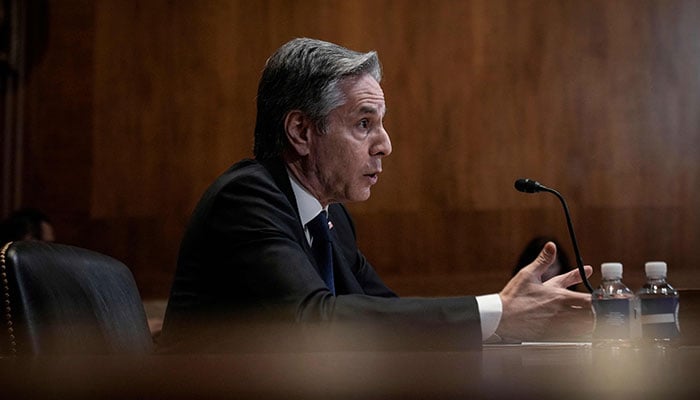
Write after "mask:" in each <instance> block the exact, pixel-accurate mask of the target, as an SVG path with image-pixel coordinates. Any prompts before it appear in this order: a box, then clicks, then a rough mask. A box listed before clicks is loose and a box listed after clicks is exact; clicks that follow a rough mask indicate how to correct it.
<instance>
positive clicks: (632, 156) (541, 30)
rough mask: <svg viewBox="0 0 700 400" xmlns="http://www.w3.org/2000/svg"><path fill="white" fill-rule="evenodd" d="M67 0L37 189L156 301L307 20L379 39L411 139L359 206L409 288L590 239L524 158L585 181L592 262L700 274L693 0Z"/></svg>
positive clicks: (35, 148)
mask: <svg viewBox="0 0 700 400" xmlns="http://www.w3.org/2000/svg"><path fill="white" fill-rule="evenodd" d="M86 8H87V10H88V11H84V12H83V11H79V10H85V9H86ZM71 9H73V12H70V10H71ZM66 10H68V11H66ZM90 11H92V12H90ZM49 12H50V22H51V25H50V34H51V37H50V40H49V46H48V50H47V54H46V55H45V57H44V58H43V59H42V62H41V63H40V64H39V65H38V66H37V67H36V71H35V72H34V74H33V75H32V81H31V82H29V85H30V86H31V88H32V90H31V91H29V92H28V93H29V95H30V98H29V99H28V102H29V103H30V105H31V107H30V109H31V112H30V113H29V115H28V116H27V118H28V133H27V134H28V135H32V137H33V139H32V140H31V141H30V142H29V144H28V148H27V151H26V153H27V154H26V156H25V159H26V160H27V161H26V162H27V163H28V164H31V167H29V168H28V170H27V179H28V182H27V183H26V184H25V198H26V199H28V200H31V202H32V203H34V204H47V206H46V207H45V208H47V211H49V212H51V213H53V214H55V215H58V217H57V219H58V221H57V223H58V225H59V226H58V227H57V230H58V234H59V238H60V237H63V238H64V239H65V240H66V241H70V242H73V243H76V244H79V245H84V246H88V247H93V248H97V249H98V250H101V251H104V252H106V253H108V254H111V255H113V256H115V257H117V258H120V259H121V260H123V261H124V262H126V263H127V264H128V265H129V266H130V267H131V268H132V270H133V271H134V273H135V275H136V277H137V280H138V281H139V284H140V286H141V288H142V292H143V293H144V295H145V296H146V297H163V296H165V295H167V290H168V287H169V284H170V279H171V278H172V274H173V272H174V268H175V260H176V254H177V247H178V244H179V240H180V237H181V235H182V231H183V229H184V226H185V224H186V221H187V218H188V216H189V213H190V211H191V209H192V208H193V207H194V204H195V202H196V201H197V199H198V198H199V196H200V195H201V193H202V191H203V190H204V189H205V188H206V186H207V185H208V184H209V183H210V181H211V180H212V179H213V178H214V177H215V176H216V175H218V174H219V173H220V172H221V171H222V170H224V169H225V168H226V167H228V165H230V163H232V162H233V161H235V160H237V159H239V158H241V157H245V156H249V155H250V154H251V149H252V131H253V124H254V119H255V92H256V86H257V79H258V77H259V74H260V71H261V69H262V66H263V64H264V62H265V59H266V58H267V57H268V56H269V54H270V53H271V52H272V51H274V49H275V48H277V47H278V46H279V45H281V44H282V43H284V42H285V41H287V40H289V39H291V38H293V37H297V36H311V37H317V38H321V39H325V40H330V41H335V42H338V43H340V44H343V45H346V46H348V47H351V48H354V49H358V50H371V49H374V50H377V51H378V52H379V55H380V58H381V60H382V63H383V67H384V71H385V76H384V80H383V82H382V83H383V87H384V91H385V94H386V98H387V102H388V110H389V111H388V114H387V117H386V121H385V123H386V127H387V129H388V131H389V133H390V135H391V137H392V140H393V145H394V153H393V154H392V155H391V156H390V157H389V158H387V159H386V161H385V172H384V173H383V174H382V176H381V177H380V182H379V184H378V185H377V186H375V188H374V189H373V194H372V198H371V199H370V200H369V201H368V202H366V203H362V204H353V205H351V208H352V210H353V213H354V216H355V219H356V224H357V228H358V233H359V240H360V243H361V247H362V248H363V249H364V252H365V253H366V255H367V256H368V258H369V259H370V260H372V262H373V263H374V265H375V266H376V268H377V269H378V270H379V272H380V273H381V274H382V275H383V276H384V277H385V280H386V281H387V282H388V283H389V284H390V285H392V286H394V287H395V288H396V289H397V290H398V291H399V292H400V293H401V294H406V295H416V294H417V295H444V294H459V293H484V292H490V291H495V290H498V289H499V288H500V287H502V285H503V284H504V283H505V281H506V280H507V278H508V276H509V273H510V269H511V266H512V264H513V263H514V262H515V259H516V258H517V253H518V251H519V250H520V248H521V247H522V246H523V245H524V244H525V242H526V241H527V240H528V239H529V238H530V237H531V236H532V235H535V234H543V233H552V234H555V235H557V236H559V237H560V238H561V239H562V240H564V242H565V243H566V250H567V251H568V252H569V253H571V252H572V251H571V247H570V246H569V243H568V237H567V235H566V227H565V221H564V218H563V215H562V211H561V209H560V206H559V204H558V201H557V200H556V199H555V198H554V197H552V196H550V195H547V194H540V195H535V196H528V195H525V194H520V193H517V192H516V191H515V190H514V189H513V187H512V185H513V181H514V180H515V179H516V178H518V177H521V176H527V177H532V178H536V179H538V180H540V181H541V182H542V183H544V184H547V185H549V186H553V187H556V188H557V189H559V190H560V191H561V192H562V193H563V194H564V195H565V196H566V197H567V199H568V201H569V203H570V206H571V211H572V213H573V216H574V225H575V227H576V229H577V234H578V236H579V241H580V245H581V250H582V252H583V256H584V260H585V261H586V262H587V263H591V264H593V265H595V266H596V267H597V266H598V265H599V264H600V263H601V262H604V261H611V260H619V261H621V262H623V263H625V266H626V277H627V278H628V279H629V281H630V282H631V283H632V286H635V285H638V284H639V282H640V281H641V274H642V272H641V271H642V263H643V262H644V261H646V260H649V259H663V260H666V261H668V262H669V270H670V273H671V279H672V281H674V282H676V284H677V285H678V286H684V287H687V286H700V271H698V267H699V265H700V250H699V249H698V243H700V217H699V216H698V212H697V205H698V204H700V181H699V180H698V174H699V173H700V152H699V151H698V148H700V41H698V40H697V39H698V37H700V3H698V2H696V1H649V2H639V1H614V2H609V1H554V0H552V1H506V0H503V1H492V0H483V1H480V0H474V1H457V0H442V1H438V0H435V1H420V2H415V1H399V0H394V1H389V0H356V1H327V0H326V1H320V0H319V1H288V0H276V1H272V0H270V1H196V2H190V1H182V2H172V1H145V2H144V1H139V0H120V1H107V0H100V1H94V2H90V1H73V2H68V3H66V2H58V1H49ZM61 38H63V40H61ZM62 65H69V66H71V68H59V67H60V66H62ZM66 88H77V90H71V91H69V90H67V89H66ZM53 92H58V93H69V94H70V95H65V96H50V93H53ZM76 109H77V110H82V111H83V112H74V113H73V114H71V117H70V118H67V117H66V115H65V113H64V111H65V110H76ZM73 126H79V127H81V129H80V130H77V131H76V130H74V129H72V128H71V127H73ZM52 131H53V132H58V136H56V135H54V136H52V135H51V132H52ZM57 141H58V142H57ZM56 143H58V147H51V146H52V145H53V144H56ZM71 144H74V146H77V150H75V147H74V149H73V151H74V152H75V151H79V154H80V155H81V156H80V157H82V158H80V160H83V161H81V162H75V161H73V162H71V163H68V164H66V165H67V167H66V168H68V171H69V172H67V173H58V174H56V167H57V166H56V165H55V162H54V161H55V159H56V157H57V156H53V155H48V154H47V152H46V151H45V150H44V149H48V148H50V149H51V151H52V152H53V151H57V152H59V153H62V152H64V151H71V149H70V148H69V147H70V146H71ZM66 187H68V188H69V189H70V193H71V196H66V195H61V193H64V192H65V191H66ZM55 199H58V200H57V201H53V200H55ZM76 199H77V201H76ZM597 276H599V275H597ZM593 280H594V282H595V281H597V280H598V278H597V277H596V278H594V279H593Z"/></svg>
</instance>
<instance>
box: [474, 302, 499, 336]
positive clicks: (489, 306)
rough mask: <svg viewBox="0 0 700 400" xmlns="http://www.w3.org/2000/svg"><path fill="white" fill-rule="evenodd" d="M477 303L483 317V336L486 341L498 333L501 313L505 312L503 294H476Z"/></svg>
mask: <svg viewBox="0 0 700 400" xmlns="http://www.w3.org/2000/svg"><path fill="white" fill-rule="evenodd" d="M476 303H477V305H478V306H479V317H480V318H481V338H482V341H486V340H488V339H489V338H491V336H493V335H494V334H495V333H496V329H497V328H498V324H499V323H500V322H501V314H503V305H502V304H501V296H499V295H498V294H488V295H484V296H476Z"/></svg>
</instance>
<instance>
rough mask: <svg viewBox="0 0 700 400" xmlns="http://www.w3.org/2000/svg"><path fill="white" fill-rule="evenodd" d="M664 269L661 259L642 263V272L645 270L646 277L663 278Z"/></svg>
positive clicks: (665, 269)
mask: <svg viewBox="0 0 700 400" xmlns="http://www.w3.org/2000/svg"><path fill="white" fill-rule="evenodd" d="M666 271H667V267H666V263H665V262H663V261H649V262H647V263H646V264H644V272H646V274H647V278H665V277H666Z"/></svg>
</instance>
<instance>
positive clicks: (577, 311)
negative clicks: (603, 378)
mask: <svg viewBox="0 0 700 400" xmlns="http://www.w3.org/2000/svg"><path fill="white" fill-rule="evenodd" d="M556 254H557V248H556V246H555V245H554V243H552V242H547V244H545V246H544V247H543V248H542V251H541V252H540V254H539V255H538V256H537V258H536V259H535V261H533V262H532V263H530V264H529V265H527V266H526V267H525V268H523V269H521V270H520V271H519V272H518V274H517V275H515V276H514V277H513V278H512V279H511V280H510V281H509V282H508V283H507V284H506V286H505V287H504V288H503V290H501V292H500V293H499V295H500V297H501V302H502V305H503V313H502V315H501V321H500V323H499V325H498V329H496V334H497V335H499V336H500V337H501V338H502V339H503V340H504V341H529V340H546V339H550V340H551V339H554V338H567V337H568V338H571V337H576V336H581V335H585V334H588V333H590V332H591V330H592V328H593V317H592V313H591V296H590V294H587V293H579V292H574V291H571V290H568V289H566V288H567V287H568V286H572V285H575V284H577V283H580V282H581V276H580V275H579V272H578V270H571V271H569V272H567V273H564V274H561V275H557V276H555V277H553V278H552V279H550V280H548V281H546V282H544V283H543V282H542V274H543V273H544V272H545V271H546V270H547V268H548V267H549V266H550V265H551V264H552V263H553V262H554V261H555V260H556ZM584 268H585V270H586V275H587V276H590V274H591V273H592V272H593V269H592V268H591V267H590V266H588V265H587V266H585V267H584Z"/></svg>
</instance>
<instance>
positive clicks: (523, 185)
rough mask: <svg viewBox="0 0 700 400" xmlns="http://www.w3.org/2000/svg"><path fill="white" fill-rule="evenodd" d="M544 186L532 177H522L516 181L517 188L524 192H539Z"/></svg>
mask: <svg viewBox="0 0 700 400" xmlns="http://www.w3.org/2000/svg"><path fill="white" fill-rule="evenodd" d="M542 188H543V186H542V185H541V184H540V183H539V182H537V181H533V180H532V179H527V178H520V179H518V180H516V181H515V190H517V191H518V192H523V193H537V192H539V191H541V190H542Z"/></svg>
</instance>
